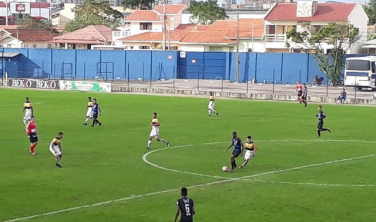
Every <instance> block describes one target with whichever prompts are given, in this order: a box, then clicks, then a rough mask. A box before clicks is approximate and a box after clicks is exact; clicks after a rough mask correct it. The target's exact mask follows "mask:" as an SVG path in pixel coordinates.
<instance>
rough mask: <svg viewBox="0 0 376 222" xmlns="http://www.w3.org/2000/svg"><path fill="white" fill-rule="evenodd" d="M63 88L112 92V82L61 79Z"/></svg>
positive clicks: (61, 87) (60, 82)
mask: <svg viewBox="0 0 376 222" xmlns="http://www.w3.org/2000/svg"><path fill="white" fill-rule="evenodd" d="M59 85H60V89H61V90H68V91H85V92H111V83H101V82H84V81H67V80H59Z"/></svg>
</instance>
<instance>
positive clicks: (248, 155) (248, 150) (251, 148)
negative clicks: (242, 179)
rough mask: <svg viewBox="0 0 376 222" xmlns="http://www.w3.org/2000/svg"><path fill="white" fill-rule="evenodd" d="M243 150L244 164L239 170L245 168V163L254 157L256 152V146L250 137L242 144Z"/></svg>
mask: <svg viewBox="0 0 376 222" xmlns="http://www.w3.org/2000/svg"><path fill="white" fill-rule="evenodd" d="M244 149H245V155H244V162H243V164H242V165H241V166H240V168H243V167H245V165H247V163H248V162H249V161H250V160H251V159H252V158H253V157H255V154H256V152H257V146H256V144H255V143H254V142H253V141H252V137H251V136H248V137H247V142H246V143H245V144H244Z"/></svg>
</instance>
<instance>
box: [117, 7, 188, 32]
mask: <svg viewBox="0 0 376 222" xmlns="http://www.w3.org/2000/svg"><path fill="white" fill-rule="evenodd" d="M186 8H187V5H185V4H166V5H165V7H164V6H163V5H157V6H156V7H155V8H154V9H153V10H135V11H134V12H132V13H131V14H130V15H128V16H127V17H126V18H125V19H124V21H125V22H126V23H127V27H128V29H127V30H125V31H127V32H126V33H125V34H126V35H127V36H129V35H138V34H141V33H145V32H162V30H163V24H164V22H165V23H166V29H169V30H174V29H175V28H177V27H178V26H179V25H180V24H181V20H182V12H183V10H184V9H186ZM164 15H165V17H164ZM127 36H123V37H127Z"/></svg>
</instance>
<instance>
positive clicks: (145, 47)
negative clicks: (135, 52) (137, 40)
mask: <svg viewBox="0 0 376 222" xmlns="http://www.w3.org/2000/svg"><path fill="white" fill-rule="evenodd" d="M140 49H150V46H140Z"/></svg>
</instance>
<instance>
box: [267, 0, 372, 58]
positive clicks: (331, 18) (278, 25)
mask: <svg viewBox="0 0 376 222" xmlns="http://www.w3.org/2000/svg"><path fill="white" fill-rule="evenodd" d="M329 23H344V24H352V25H354V26H355V27H357V28H359V32H360V34H361V38H360V39H359V40H358V43H356V44H354V47H352V48H351V49H348V53H361V52H362V49H361V44H362V42H364V41H366V39H367V23H368V17H367V14H366V13H365V11H364V9H363V7H362V5H361V4H360V3H319V2H317V1H298V2H286V3H276V4H275V5H274V6H273V7H272V8H271V9H270V10H269V12H268V13H267V15H266V16H265V51H266V52H300V51H301V49H302V48H304V46H303V45H302V44H294V43H291V44H290V47H289V46H287V44H286V41H287V39H286V33H287V32H288V31H290V30H291V29H295V30H297V31H298V32H302V31H310V32H311V31H315V30H316V31H317V30H319V29H320V28H321V27H322V26H325V25H328V24H329ZM323 47H324V48H325V50H329V49H330V48H331V46H330V45H326V46H323Z"/></svg>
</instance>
